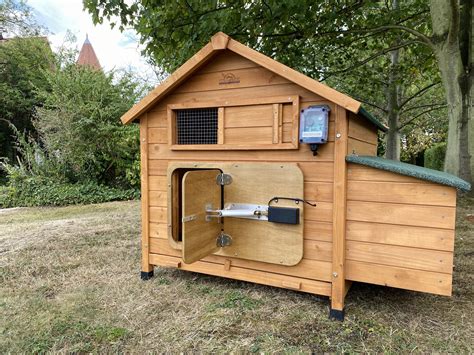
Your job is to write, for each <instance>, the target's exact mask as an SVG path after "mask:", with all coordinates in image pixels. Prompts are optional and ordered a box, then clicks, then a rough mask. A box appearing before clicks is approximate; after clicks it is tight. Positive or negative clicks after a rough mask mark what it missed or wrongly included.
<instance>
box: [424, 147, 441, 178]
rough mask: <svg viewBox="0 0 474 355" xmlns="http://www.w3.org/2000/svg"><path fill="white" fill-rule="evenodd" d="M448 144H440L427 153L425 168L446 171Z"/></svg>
mask: <svg viewBox="0 0 474 355" xmlns="http://www.w3.org/2000/svg"><path fill="white" fill-rule="evenodd" d="M445 156H446V143H444V142H443V143H438V144H435V145H434V146H433V147H431V148H429V149H427V150H426V151H425V168H430V169H435V170H440V171H443V170H444V158H445Z"/></svg>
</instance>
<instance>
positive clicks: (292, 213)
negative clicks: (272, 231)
mask: <svg viewBox="0 0 474 355" xmlns="http://www.w3.org/2000/svg"><path fill="white" fill-rule="evenodd" d="M268 222H273V223H285V224H299V223H300V209H299V208H291V207H275V206H268Z"/></svg>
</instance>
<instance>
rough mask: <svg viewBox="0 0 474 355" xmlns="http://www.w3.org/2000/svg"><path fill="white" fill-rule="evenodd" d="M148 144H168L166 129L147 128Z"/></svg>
mask: <svg viewBox="0 0 474 355" xmlns="http://www.w3.org/2000/svg"><path fill="white" fill-rule="evenodd" d="M148 143H168V131H167V129H166V128H149V129H148Z"/></svg>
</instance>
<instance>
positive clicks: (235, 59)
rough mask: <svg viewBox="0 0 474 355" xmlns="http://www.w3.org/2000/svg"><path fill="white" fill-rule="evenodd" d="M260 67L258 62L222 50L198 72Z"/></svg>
mask: <svg viewBox="0 0 474 355" xmlns="http://www.w3.org/2000/svg"><path fill="white" fill-rule="evenodd" d="M255 67H259V65H258V64H257V63H254V62H252V61H251V60H248V59H247V58H244V57H242V56H240V55H238V54H236V53H234V52H231V51H222V52H221V53H218V54H216V55H215V56H214V57H213V58H212V61H210V62H208V63H207V64H206V65H205V66H204V67H202V68H201V69H199V70H198V71H197V74H204V73H212V72H229V71H233V70H236V69H245V68H255Z"/></svg>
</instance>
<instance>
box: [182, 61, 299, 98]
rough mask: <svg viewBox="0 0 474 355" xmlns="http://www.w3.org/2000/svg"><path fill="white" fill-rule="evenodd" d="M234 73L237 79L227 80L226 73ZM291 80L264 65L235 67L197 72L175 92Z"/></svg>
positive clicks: (281, 82) (278, 82)
mask: <svg viewBox="0 0 474 355" xmlns="http://www.w3.org/2000/svg"><path fill="white" fill-rule="evenodd" d="M229 74H231V75H233V77H234V78H235V80H231V81H226V75H229ZM290 83H291V82H290V81H289V80H287V79H285V78H283V77H281V76H279V75H277V74H275V73H273V72H271V71H270V70H267V69H265V68H262V67H254V68H244V69H234V70H232V71H224V72H210V73H209V72H206V73H202V74H201V73H197V74H196V75H193V76H192V77H191V78H189V79H188V80H187V81H186V82H185V83H183V84H182V85H181V86H180V87H179V88H177V89H176V90H174V93H178V94H179V93H189V92H205V91H210V90H225V89H234V88H251V87H255V86H270V85H276V84H290Z"/></svg>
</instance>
